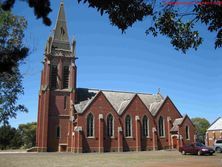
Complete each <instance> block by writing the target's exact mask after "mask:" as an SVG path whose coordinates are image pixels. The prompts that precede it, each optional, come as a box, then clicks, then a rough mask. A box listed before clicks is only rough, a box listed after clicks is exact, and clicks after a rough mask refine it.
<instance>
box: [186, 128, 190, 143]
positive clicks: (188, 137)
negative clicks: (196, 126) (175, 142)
mask: <svg viewBox="0 0 222 167" xmlns="http://www.w3.org/2000/svg"><path fill="white" fill-rule="evenodd" d="M185 137H186V140H190V127H189V126H188V125H186V126H185Z"/></svg>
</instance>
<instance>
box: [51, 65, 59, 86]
mask: <svg viewBox="0 0 222 167" xmlns="http://www.w3.org/2000/svg"><path fill="white" fill-rule="evenodd" d="M50 85H51V88H52V89H56V88H57V66H56V65H52V66H51V75H50Z"/></svg>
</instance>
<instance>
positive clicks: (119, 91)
mask: <svg viewBox="0 0 222 167" xmlns="http://www.w3.org/2000/svg"><path fill="white" fill-rule="evenodd" d="M77 89H88V90H95V91H106V92H118V93H131V94H143V95H157V94H151V93H142V92H130V91H121V90H108V89H97V88H77ZM161 96H162V95H161Z"/></svg>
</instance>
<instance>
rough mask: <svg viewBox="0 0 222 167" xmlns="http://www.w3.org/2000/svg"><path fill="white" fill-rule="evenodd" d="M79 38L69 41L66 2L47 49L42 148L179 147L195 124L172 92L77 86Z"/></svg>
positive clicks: (189, 137)
mask: <svg viewBox="0 0 222 167" xmlns="http://www.w3.org/2000/svg"><path fill="white" fill-rule="evenodd" d="M75 47H76V41H72V42H69V37H68V31H67V25H66V18H65V11H64V4H63V2H62V3H61V4H60V9H59V13H58V18H57V21H56V26H55V29H54V31H53V34H52V35H51V36H49V38H48V40H47V43H46V47H45V53H44V61H43V70H42V72H41V84H40V91H39V101H38V123H37V133H36V148H37V151H39V152H46V151H48V152H54V151H58V152H76V153H81V152H122V151H146V150H160V149H178V148H179V147H180V146H182V145H184V144H189V143H192V142H194V141H195V136H196V135H195V133H196V132H195V127H194V125H193V124H192V122H191V120H190V118H189V117H188V115H185V116H182V115H181V113H180V112H179V110H178V109H177V108H176V106H175V105H174V103H173V102H172V100H171V99H170V97H168V96H167V97H163V96H162V95H161V94H160V93H159V92H158V93H156V94H149V93H135V92H121V91H114V90H100V89H90V88H77V87H76V83H77V81H76V78H77V77H76V76H77V67H76V64H75V60H76V53H75Z"/></svg>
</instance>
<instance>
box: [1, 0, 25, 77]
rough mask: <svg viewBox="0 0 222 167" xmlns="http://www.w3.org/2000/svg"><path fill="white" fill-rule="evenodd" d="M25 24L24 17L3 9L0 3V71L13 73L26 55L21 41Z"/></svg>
mask: <svg viewBox="0 0 222 167" xmlns="http://www.w3.org/2000/svg"><path fill="white" fill-rule="evenodd" d="M26 26H27V22H26V20H25V19H24V17H19V16H14V15H13V14H12V13H11V12H5V11H3V10H2V8H1V3H0V73H4V72H7V73H10V74H13V73H14V71H15V69H16V68H18V66H19V63H20V62H22V61H23V60H24V58H25V57H26V56H27V55H28V50H29V49H28V48H27V47H24V45H23V43H22V40H23V37H24V29H25V28H26Z"/></svg>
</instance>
